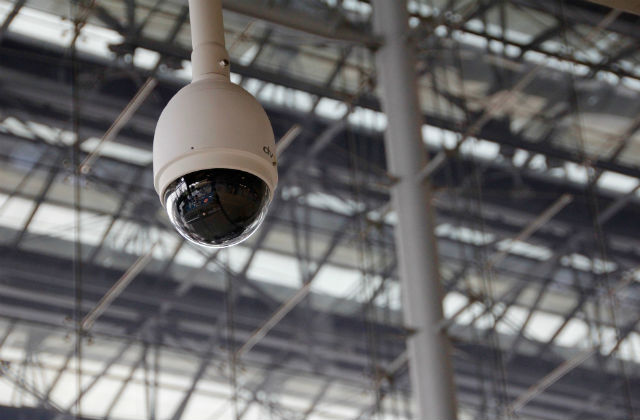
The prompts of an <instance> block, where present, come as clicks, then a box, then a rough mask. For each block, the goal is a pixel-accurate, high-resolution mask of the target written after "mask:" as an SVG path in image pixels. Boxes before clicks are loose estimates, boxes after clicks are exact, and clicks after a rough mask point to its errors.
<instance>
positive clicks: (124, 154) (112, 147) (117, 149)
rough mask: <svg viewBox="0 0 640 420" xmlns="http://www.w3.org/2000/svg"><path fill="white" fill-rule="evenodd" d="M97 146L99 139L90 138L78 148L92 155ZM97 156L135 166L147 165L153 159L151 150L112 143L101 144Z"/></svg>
mask: <svg viewBox="0 0 640 420" xmlns="http://www.w3.org/2000/svg"><path fill="white" fill-rule="evenodd" d="M99 144H100V139H99V138H97V137H91V138H88V139H87V140H85V141H84V142H82V144H81V145H80V148H81V149H82V151H84V152H87V153H92V152H94V151H95V150H96V148H97V147H98V145H99ZM98 154H99V155H101V156H107V157H110V158H113V159H117V160H120V161H123V162H129V163H133V164H136V165H148V164H149V163H151V161H152V159H153V154H152V152H151V150H147V149H141V148H139V147H134V146H129V145H126V144H122V143H117V142H113V141H111V142H106V143H103V144H102V145H101V146H100V149H99V151H98Z"/></svg>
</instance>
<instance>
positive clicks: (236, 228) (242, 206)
mask: <svg viewBox="0 0 640 420" xmlns="http://www.w3.org/2000/svg"><path fill="white" fill-rule="evenodd" d="M269 195H270V191H269V187H268V186H267V184H266V183H265V182H264V181H263V180H262V179H260V178H258V177H257V176H255V175H252V174H250V173H248V172H244V171H239V170H235V169H208V170H204V171H197V172H193V173H190V174H187V175H184V176H183V177H181V178H179V179H177V180H176V181H174V182H172V183H171V184H170V185H169V186H168V187H167V190H166V192H165V194H164V203H165V207H166V209H167V213H168V214H169V218H170V219H171V223H173V224H174V226H175V227H176V228H177V229H178V232H180V234H181V235H182V236H184V237H185V238H186V239H188V240H190V241H192V242H194V243H197V244H199V245H205V246H210V247H215V248H223V247H227V246H231V245H235V244H237V243H240V242H242V241H244V240H245V239H247V238H248V237H249V236H251V234H252V233H253V232H255V231H256V230H257V229H258V226H260V223H262V220H263V219H264V217H265V215H266V213H267V210H268V208H269Z"/></svg>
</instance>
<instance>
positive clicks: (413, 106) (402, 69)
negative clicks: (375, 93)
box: [372, 0, 457, 420]
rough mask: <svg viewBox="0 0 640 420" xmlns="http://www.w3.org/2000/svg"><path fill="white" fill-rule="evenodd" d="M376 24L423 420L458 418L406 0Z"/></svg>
mask: <svg viewBox="0 0 640 420" xmlns="http://www.w3.org/2000/svg"><path fill="white" fill-rule="evenodd" d="M372 3H373V14H374V16H373V25H374V30H375V31H376V34H377V35H380V36H382V37H384V45H383V46H382V47H381V48H380V49H379V50H378V52H377V54H376V68H377V73H378V81H379V86H380V88H381V89H382V91H381V99H382V107H383V110H384V111H385V113H386V114H387V118H388V127H387V131H386V133H385V148H386V156H387V166H388V168H389V170H390V172H391V173H392V174H393V175H394V176H396V177H398V179H399V180H400V181H399V182H398V183H396V184H395V186H394V187H393V189H392V192H391V195H392V203H393V206H394V209H395V211H396V213H397V215H398V224H397V226H396V230H395V239H396V253H397V258H398V268H399V274H400V281H401V286H402V295H403V305H404V307H403V310H404V321H405V323H406V324H407V326H408V327H409V328H412V329H415V331H416V333H415V334H414V335H412V336H411V337H410V338H409V339H408V341H407V352H408V355H409V369H410V375H411V385H412V389H413V395H414V399H415V400H416V406H417V409H418V412H417V413H416V419H421V420H455V419H456V417H457V416H456V400H455V393H454V385H453V369H452V366H451V360H450V345H449V341H448V339H447V337H446V335H445V333H443V332H442V331H441V329H440V328H439V327H438V323H439V322H440V321H441V320H442V318H443V314H442V286H441V284H440V273H439V269H438V251H437V247H436V242H435V236H434V222H433V210H432V205H431V187H430V185H429V181H428V179H426V180H421V179H420V177H419V173H420V171H421V169H422V168H423V167H424V166H425V165H426V163H427V154H426V151H425V147H424V145H423V142H422V134H421V133H422V132H421V127H422V116H421V111H420V104H419V99H418V93H417V80H416V70H415V68H416V67H415V55H414V51H413V45H412V42H411V40H410V39H409V36H408V35H409V24H408V21H409V16H408V13H407V8H406V5H407V4H406V1H405V0H373V2H372Z"/></svg>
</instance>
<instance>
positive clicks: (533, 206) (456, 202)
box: [0, 0, 640, 420]
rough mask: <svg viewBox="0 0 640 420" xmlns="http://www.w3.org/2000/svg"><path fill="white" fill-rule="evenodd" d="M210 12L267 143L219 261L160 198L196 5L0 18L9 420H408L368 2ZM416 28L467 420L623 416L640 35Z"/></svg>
mask: <svg viewBox="0 0 640 420" xmlns="http://www.w3.org/2000/svg"><path fill="white" fill-rule="evenodd" d="M224 4H225V9H226V10H225V30H226V32H227V33H226V37H227V40H229V44H230V45H231V44H233V47H232V48H230V50H231V58H232V65H231V70H232V80H233V81H234V82H236V83H241V84H242V85H243V86H244V87H245V88H246V89H247V90H249V91H250V92H251V93H252V94H254V95H256V97H257V98H258V99H259V100H260V101H261V102H262V104H263V105H264V107H265V109H266V110H267V112H268V114H269V117H270V119H271V121H272V123H273V127H274V131H275V134H276V138H283V143H282V145H281V146H279V162H280V180H281V183H280V186H279V188H278V190H277V192H276V196H275V198H274V203H273V208H272V209H271V211H270V213H269V215H268V216H267V220H266V222H265V223H264V226H263V227H262V228H261V230H260V231H259V232H257V233H256V234H255V235H254V236H253V237H252V238H251V239H250V240H249V241H247V242H246V243H243V244H242V245H241V246H239V247H235V248H232V249H229V250H223V251H218V252H212V251H210V250H206V249H197V248H194V247H192V246H191V245H190V244H187V243H185V242H183V241H182V240H181V239H180V238H179V237H178V236H177V234H176V233H175V232H174V231H173V230H172V229H171V227H170V226H169V225H168V221H167V219H166V216H165V215H164V212H163V210H162V208H161V205H160V203H159V200H158V198H157V196H156V194H155V191H153V186H152V181H151V178H152V175H151V166H150V164H151V144H152V137H153V130H154V127H155V121H156V120H157V117H158V115H159V113H160V111H161V110H162V108H163V106H164V105H165V104H166V102H167V101H168V100H169V98H171V96H172V95H173V94H175V92H177V90H178V89H179V88H180V87H181V86H183V85H184V84H185V83H187V81H188V80H189V78H190V63H189V61H188V60H189V55H190V50H189V45H190V39H189V26H188V22H187V16H188V15H187V13H186V2H185V1H182V0H99V1H95V2H93V1H87V2H84V1H63V0H27V1H20V0H18V1H9V0H0V22H1V23H0V92H1V94H0V145H1V146H0V162H1V163H0V180H2V183H0V363H1V364H0V418H9V417H10V418H43V419H51V418H58V419H63V418H74V416H76V417H81V418H104V419H107V418H109V419H138V418H149V419H165V418H166V419H175V420H177V419H180V418H183V419H190V418H215V419H243V420H251V419H259V420H265V419H279V418H282V419H288V420H290V419H299V420H302V419H309V420H328V419H380V420H381V419H384V420H387V419H414V418H415V417H413V416H414V414H413V413H414V412H415V411H414V407H413V400H412V393H411V385H410V379H409V374H408V371H407V367H406V362H407V352H406V350H407V348H406V341H407V338H409V337H411V336H412V335H413V334H414V333H415V331H414V330H412V328H411V325H406V324H405V323H404V321H403V316H402V310H403V305H402V303H401V302H402V300H401V292H402V290H401V287H400V285H399V279H398V272H399V271H400V270H399V269H398V262H397V261H396V258H395V243H396V240H395V238H394V229H395V227H396V225H397V223H398V220H397V218H398V214H397V213H396V211H395V210H394V209H393V206H392V205H390V192H391V190H392V188H393V187H394V186H395V185H396V184H397V183H398V182H399V181H401V180H400V179H398V178H396V177H395V175H396V174H395V173H394V171H392V170H391V168H389V169H388V168H387V162H386V158H385V147H384V132H385V129H386V128H387V123H388V121H387V118H386V116H385V115H384V114H383V113H382V112H381V108H382V107H381V101H380V98H381V97H382V94H381V92H380V88H382V86H381V85H380V80H381V75H380V74H378V72H377V71H376V66H375V63H374V62H375V55H376V51H377V50H378V49H379V48H380V47H381V45H383V44H382V43H383V42H384V40H383V39H382V38H381V37H379V36H376V35H375V31H374V30H373V25H372V6H371V4H370V2H369V1H363V0H341V1H336V0H271V1H259V0H237V1H228V2H225V3H224ZM408 10H409V14H410V17H409V26H410V30H409V33H408V34H406V35H407V36H408V37H411V40H412V41H413V42H414V43H415V45H416V50H415V53H416V56H417V63H416V71H417V75H418V81H417V85H416V86H415V90H416V93H417V94H418V96H419V98H420V106H419V108H420V109H419V111H420V112H421V113H422V116H423V118H424V125H423V127H422V133H421V134H422V139H423V142H424V148H425V151H426V152H427V153H428V154H429V155H430V158H431V164H429V165H427V166H426V167H424V168H423V170H422V172H420V175H419V176H422V177H423V178H424V177H427V176H428V177H429V181H430V183H431V186H432V189H433V207H434V210H435V235H436V238H437V241H438V257H439V261H440V277H441V279H442V286H443V289H444V294H445V298H444V300H443V309H444V318H443V319H442V320H441V321H440V322H439V323H438V326H439V327H441V328H442V331H443V333H446V334H447V335H448V337H449V339H450V340H451V342H452V347H453V352H452V359H453V370H454V372H455V378H454V379H455V387H456V392H457V396H458V410H459V416H460V418H461V419H472V418H476V419H504V418H519V419H578V418H616V419H633V418H634V416H636V418H637V416H638V410H639V409H640V407H638V401H640V371H639V367H640V332H639V331H640V327H639V326H638V324H639V323H640V310H639V309H638V308H639V307H640V285H639V283H638V281H639V280H640V271H638V269H639V268H640V223H638V216H639V215H640V193H639V190H640V181H639V180H640V132H639V130H640V118H639V115H640V66H639V65H638V62H639V61H640V48H639V46H640V31H638V29H637V28H638V24H639V23H640V22H639V20H640V18H638V17H637V16H635V15H632V14H629V13H626V12H622V11H614V10H611V9H608V8H606V7H604V6H601V5H597V4H594V3H593V2H588V1H578V0H563V1H552V0H537V1H532V0H473V1H472V0H456V1H444V0H421V1H409V2H408ZM80 22H81V23H82V24H79V23H80ZM76 28H77V29H78V30H79V36H78V37H77V39H75V53H73V54H72V51H71V47H70V43H71V42H72V41H73V40H74V30H75V29H76ZM150 81H153V82H150ZM150 83H151V84H152V86H149V84H150ZM73 86H75V87H76V89H75V90H74V89H73ZM144 86H147V88H146V89H142V88H143V87H144ZM140 91H143V92H144V97H140V96H137V98H138V100H134V98H136V94H137V93H138V92H140ZM74 93H75V94H77V96H76V99H77V102H76V105H77V106H75V107H74ZM132 104H133V105H134V108H135V110H134V112H127V111H126V110H127V109H131V107H132ZM74 113H75V115H76V116H77V117H79V118H78V119H77V122H78V132H77V134H78V136H76V132H75V130H74V128H73V125H72V121H73V116H74ZM121 115H126V118H125V119H124V120H123V119H122V117H119V116H121ZM113 126H116V127H117V130H116V132H115V133H114V135H109V134H108V133H109V130H110V127H113ZM112 131H113V130H112ZM103 138H108V141H105V142H101V139H103ZM390 141H395V139H390ZM74 148H75V149H76V152H79V156H75V159H74V154H73V150H74ZM87 157H91V165H90V171H87V173H86V174H79V171H77V170H75V168H74V164H78V163H82V162H83V161H85V159H86V158H87ZM76 186H79V189H78V190H77V192H79V197H80V199H79V201H78V200H77V197H78V194H74V189H75V188H76ZM74 197H75V198H74ZM425 211H426V209H425ZM415 228H416V230H418V229H423V228H424V227H423V226H416V227H415ZM154 245H155V246H154ZM78 248H80V252H78ZM78 256H81V259H80V260H79V259H78V258H77V257H78ZM140 260H142V261H143V262H144V264H142V263H140V262H139V261H140ZM74 261H75V262H76V263H80V264H81V268H82V269H81V273H80V274H81V276H80V277H78V275H77V274H78V273H75V274H74V268H73V263H74ZM136 261H138V263H136ZM131 272H133V273H134V274H133V276H132V277H129V275H130V274H125V273H131ZM122 278H125V279H126V280H127V281H129V280H131V281H130V283H129V284H128V286H126V288H124V289H123V290H121V289H120V288H118V292H119V294H118V295H117V296H114V299H113V300H111V301H109V302H108V304H103V305H101V306H100V314H98V315H99V316H96V317H95V319H92V320H93V321H95V322H94V323H93V325H92V327H91V328H90V330H88V331H84V332H83V334H82V335H81V336H80V337H79V340H77V339H78V337H77V335H76V332H77V331H76V326H77V322H78V320H77V319H76V318H77V316H75V315H77V313H80V314H82V315H83V316H86V315H88V314H90V313H91V311H92V310H93V309H95V308H96V305H98V302H100V300H101V299H102V298H103V297H104V295H105V293H107V291H108V290H110V289H111V288H112V287H113V285H114V283H116V281H118V279H122ZM78 285H80V286H81V294H80V295H78V293H77V292H78ZM79 298H80V299H79ZM80 321H81V319H80ZM78 345H79V347H80V350H81V352H78Z"/></svg>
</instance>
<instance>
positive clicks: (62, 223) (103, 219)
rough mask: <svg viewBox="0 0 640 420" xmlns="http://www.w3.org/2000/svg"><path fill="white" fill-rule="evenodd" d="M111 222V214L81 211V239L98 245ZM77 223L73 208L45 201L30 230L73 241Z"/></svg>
mask: <svg viewBox="0 0 640 420" xmlns="http://www.w3.org/2000/svg"><path fill="white" fill-rule="evenodd" d="M109 222H110V218H109V216H106V215H99V214H97V213H94V212H89V211H81V212H80V225H81V226H82V229H80V238H79V239H80V241H81V242H82V243H84V244H88V245H94V246H95V245H97V244H98V243H99V242H100V239H101V238H102V235H103V234H104V232H105V230H106V229H107V226H108V224H109ZM75 223H76V217H75V211H74V210H73V209H72V208H69V207H62V206H58V205H55V204H49V203H43V204H41V205H40V207H39V208H38V211H37V212H36V214H35V216H34V217H33V221H32V222H31V223H30V224H29V232H30V233H34V234H37V235H44V236H49V237H53V238H59V239H63V240H66V241H70V242H73V241H74V240H75V239H76V236H75V229H74V226H75Z"/></svg>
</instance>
